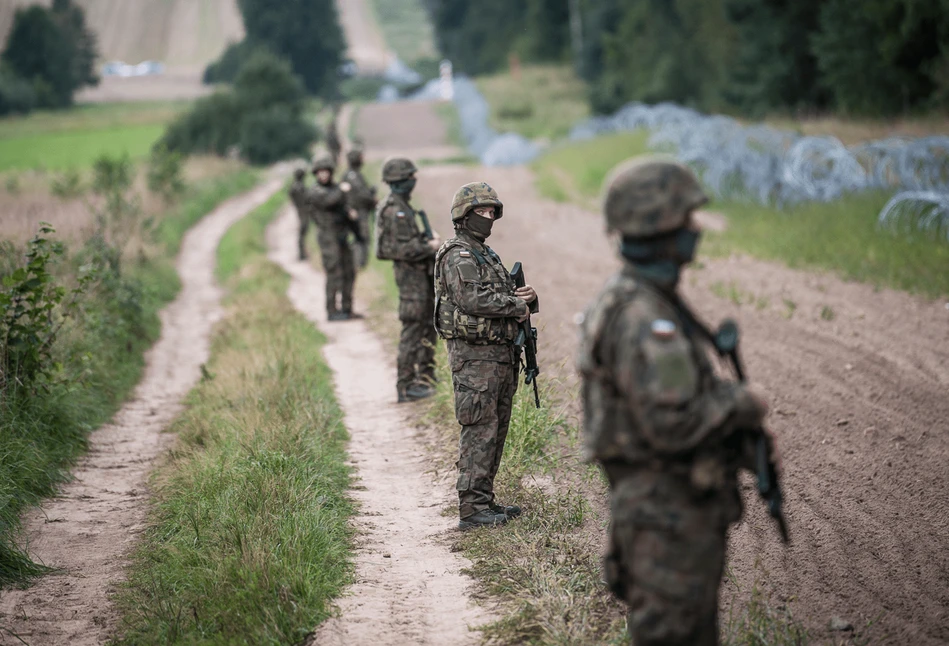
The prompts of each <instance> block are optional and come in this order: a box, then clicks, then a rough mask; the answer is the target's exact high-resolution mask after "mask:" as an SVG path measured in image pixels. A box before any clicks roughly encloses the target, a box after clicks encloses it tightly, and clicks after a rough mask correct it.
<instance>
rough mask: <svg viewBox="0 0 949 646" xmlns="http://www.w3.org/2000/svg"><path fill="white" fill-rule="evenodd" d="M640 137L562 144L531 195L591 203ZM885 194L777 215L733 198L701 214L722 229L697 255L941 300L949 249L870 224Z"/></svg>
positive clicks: (946, 290)
mask: <svg viewBox="0 0 949 646" xmlns="http://www.w3.org/2000/svg"><path fill="white" fill-rule="evenodd" d="M646 139H647V136H646V134H645V133H644V132H633V133H624V134H619V135H610V136H604V137H599V138H596V139H592V140H589V141H584V142H580V143H577V144H571V145H565V146H561V147H558V148H556V149H554V150H552V151H551V152H550V153H549V154H547V155H544V156H543V157H541V158H540V159H539V160H537V161H536V162H534V165H533V168H534V170H535V172H536V181H537V187H538V190H539V191H540V192H541V194H543V195H544V196H546V197H548V198H550V199H554V200H558V201H575V202H577V203H580V204H583V205H584V206H587V207H591V208H592V207H594V206H595V205H596V197H597V196H598V194H599V192H600V190H601V186H602V184H603V181H604V179H605V178H606V176H607V174H608V173H609V171H610V169H611V168H613V166H615V165H616V164H618V163H619V162H621V161H623V160H624V159H627V158H629V157H632V156H635V155H639V154H643V153H645V152H647V151H648V148H647V146H646ZM886 201H887V195H885V194H883V193H880V192H868V193H860V194H854V195H848V196H845V197H843V198H841V199H839V200H837V201H835V202H832V203H829V204H824V203H819V202H813V203H805V204H798V205H794V206H790V207H787V208H784V209H779V208H775V207H768V206H761V205H758V204H751V203H746V202H738V201H734V200H728V201H722V202H713V203H712V204H711V205H710V206H709V207H708V208H709V209H710V210H713V211H717V212H720V213H722V214H724V215H725V216H726V217H727V219H728V228H727V230H726V231H725V232H723V233H711V232H709V233H708V234H707V235H706V237H705V241H704V242H703V247H702V250H703V252H705V253H709V254H711V255H727V254H729V253H732V252H734V251H742V252H744V253H748V254H751V255H753V256H756V257H758V258H763V259H766V260H775V261H778V262H782V263H785V264H787V265H788V266H791V267H798V268H802V269H826V270H831V271H833V272H836V273H837V274H839V275H840V276H841V277H843V278H845V279H848V280H857V281H861V282H867V283H871V284H873V285H877V286H885V287H892V288H896V289H902V290H906V291H909V292H915V293H920V294H924V295H926V296H931V297H935V296H943V295H946V294H949V273H947V272H945V271H943V269H944V268H945V267H949V244H946V243H945V242H944V241H939V240H936V239H933V238H931V237H927V236H925V235H922V234H918V233H902V234H899V235H895V234H893V233H891V232H890V231H886V230H881V229H880V228H879V227H878V226H877V221H876V218H877V215H878V214H879V213H880V210H881V209H882V208H883V206H884V205H885V204H886Z"/></svg>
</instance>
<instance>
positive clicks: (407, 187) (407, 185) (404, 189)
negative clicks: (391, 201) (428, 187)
mask: <svg viewBox="0 0 949 646" xmlns="http://www.w3.org/2000/svg"><path fill="white" fill-rule="evenodd" d="M416 181H417V180H416V179H415V178H414V177H410V178H409V179H403V180H402V181H401V182H392V192H393V193H396V194H397V195H408V194H409V193H411V192H412V191H413V190H414V189H415V183H416Z"/></svg>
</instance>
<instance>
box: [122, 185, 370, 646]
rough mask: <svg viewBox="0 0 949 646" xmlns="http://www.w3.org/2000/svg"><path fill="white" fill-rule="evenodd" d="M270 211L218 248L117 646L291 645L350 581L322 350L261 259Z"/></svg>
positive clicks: (341, 463) (345, 471)
mask: <svg viewBox="0 0 949 646" xmlns="http://www.w3.org/2000/svg"><path fill="white" fill-rule="evenodd" d="M284 199H285V198H284V197H283V196H282V195H280V196H277V197H276V198H274V199H272V200H270V201H269V202H268V203H267V204H265V205H264V206H262V207H261V208H260V209H258V210H257V211H256V212H255V213H254V214H252V215H251V216H249V217H248V218H247V219H245V220H244V221H242V222H241V223H239V224H237V225H235V227H233V228H232V230H231V231H230V232H229V233H228V234H227V236H226V237H225V239H224V240H223V241H222V243H221V246H220V248H219V253H218V262H219V265H218V276H219V277H220V278H222V279H224V280H226V281H227V285H228V287H229V288H230V292H231V296H230V297H229V298H228V300H227V306H228V310H229V312H230V314H229V316H228V317H227V319H226V320H225V321H224V322H223V323H222V324H221V325H220V326H219V327H218V329H217V331H216V333H215V336H214V339H213V345H212V356H211V360H210V362H209V363H208V366H207V370H208V378H206V379H205V380H204V381H203V382H202V383H201V384H200V385H199V386H198V387H197V388H196V389H195V390H194V391H193V392H192V393H191V395H190V396H189V399H188V405H189V406H188V410H187V411H186V412H185V413H184V414H183V415H182V416H181V417H180V418H179V419H178V420H177V421H176V423H175V424H174V426H173V428H172V429H171V430H172V431H173V432H175V433H177V434H178V438H179V442H178V447H177V449H176V450H175V451H174V452H173V453H172V455H171V457H170V459H169V460H168V462H167V463H166V464H165V465H163V466H162V467H161V468H160V470H159V472H158V474H157V477H156V488H157V492H156V496H155V506H154V508H153V511H152V513H151V516H150V520H149V528H148V531H147V533H146V537H145V540H144V541H143V544H142V545H141V546H140V548H139V549H138V551H137V554H136V556H135V560H134V565H133V567H132V570H131V573H130V578H129V581H128V583H127V585H126V586H125V588H124V590H123V591H122V592H121V593H120V594H119V596H118V606H119V608H120V610H121V612H122V615H123V624H122V631H121V634H120V636H119V637H118V638H117V640H116V641H117V643H120V644H157V643H169V642H183V643H206V644H277V643H280V644H294V643H300V642H301V641H302V640H303V639H304V637H305V636H306V635H307V634H308V633H309V632H310V631H311V630H312V629H313V628H315V627H316V626H317V625H318V624H319V623H320V622H322V621H323V620H324V619H326V618H327V616H328V615H329V612H330V606H329V603H330V600H331V599H332V598H334V597H336V596H337V595H338V594H339V593H340V591H341V589H342V587H343V586H344V585H345V584H346V583H347V582H348V581H349V580H350V577H351V563H350V534H349V529H348V527H347V520H348V517H349V515H350V514H351V512H352V509H351V505H350V503H349V501H348V500H347V498H346V494H345V492H346V490H347V488H348V486H349V468H348V467H347V466H346V464H345V462H346V456H345V453H344V447H345V441H346V438H347V436H346V431H345V429H344V428H343V426H342V424H341V421H340V420H341V413H340V410H339V408H338V406H337V404H336V402H335V400H334V397H333V390H332V379H331V373H330V371H329V369H328V368H327V366H326V365H325V363H324V362H323V360H322V358H321V354H320V348H321V346H322V344H323V343H324V341H325V339H324V338H323V337H322V335H320V333H319V332H318V331H317V330H316V329H315V328H314V327H313V326H312V324H310V323H309V322H308V321H306V320H305V319H304V318H303V317H302V316H301V315H300V314H299V313H297V312H296V311H295V310H294V309H293V307H292V305H291V304H290V302H289V301H288V299H287V298H286V296H285V292H286V287H287V277H286V275H285V274H283V273H282V272H281V271H280V270H279V269H278V268H277V267H276V266H274V265H272V264H270V263H268V262H267V261H266V259H265V257H264V255H263V253H264V248H263V229H264V227H265V225H266V223H267V221H268V220H269V219H270V218H271V217H272V215H273V214H274V213H275V212H276V210H277V209H278V208H279V207H280V205H281V204H282V203H283V202H284Z"/></svg>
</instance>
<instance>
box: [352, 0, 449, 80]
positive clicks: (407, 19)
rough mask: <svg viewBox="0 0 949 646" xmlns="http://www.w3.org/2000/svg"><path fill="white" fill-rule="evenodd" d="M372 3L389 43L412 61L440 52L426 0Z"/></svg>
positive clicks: (393, 49)
mask: <svg viewBox="0 0 949 646" xmlns="http://www.w3.org/2000/svg"><path fill="white" fill-rule="evenodd" d="M369 6H370V7H372V10H373V13H374V14H375V16H376V22H377V23H378V25H379V27H380V28H381V29H382V35H383V37H384V38H385V41H386V44H387V45H388V46H389V47H390V48H391V49H392V51H394V52H395V53H396V55H397V56H398V57H399V58H401V59H402V60H403V61H405V62H406V63H407V64H408V65H412V64H414V63H417V62H419V61H423V60H425V59H433V58H436V57H437V56H438V51H437V50H436V48H435V34H434V32H433V31H432V25H431V23H430V22H429V20H428V13H426V11H425V7H424V5H423V2H422V0H370V2H369Z"/></svg>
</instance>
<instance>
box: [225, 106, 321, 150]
mask: <svg viewBox="0 0 949 646" xmlns="http://www.w3.org/2000/svg"><path fill="white" fill-rule="evenodd" d="M314 141H316V128H315V127H314V126H312V125H310V124H309V123H307V122H305V121H303V120H302V119H300V118H298V117H296V116H294V115H293V113H292V112H291V111H290V110H288V109H287V108H285V107H283V106H275V107H272V108H269V109H268V110H266V111H263V112H254V113H252V114H251V115H249V116H248V117H247V118H245V119H244V123H243V127H242V129H241V142H240V145H241V153H242V154H243V156H244V157H245V158H246V159H247V161H249V162H250V163H252V164H271V163H273V162H275V161H278V160H280V159H285V158H287V157H296V156H299V157H307V156H308V155H309V150H310V146H311V145H312V144H313V142H314Z"/></svg>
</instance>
